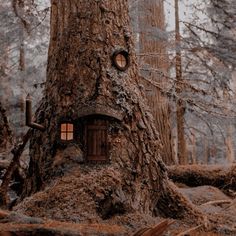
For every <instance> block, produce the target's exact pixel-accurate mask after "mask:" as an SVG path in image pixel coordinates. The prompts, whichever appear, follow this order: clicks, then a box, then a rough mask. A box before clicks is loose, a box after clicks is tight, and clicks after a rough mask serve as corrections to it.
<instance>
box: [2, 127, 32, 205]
mask: <svg viewBox="0 0 236 236" xmlns="http://www.w3.org/2000/svg"><path fill="white" fill-rule="evenodd" d="M31 135H32V130H31V129H29V130H28V131H27V133H26V134H25V135H24V136H23V138H22V142H21V143H20V144H18V145H16V146H15V147H14V148H13V149H12V151H11V152H12V154H13V158H12V161H11V163H10V165H9V166H8V168H7V171H6V173H5V174H4V176H3V179H2V184H1V188H0V206H2V207H7V206H8V203H9V199H8V195H7V192H8V187H9V184H10V181H11V178H12V175H13V173H14V171H15V170H16V168H17V166H18V165H19V161H20V157H21V154H22V152H23V151H24V148H25V145H26V143H27V142H28V140H29V139H30V137H31Z"/></svg>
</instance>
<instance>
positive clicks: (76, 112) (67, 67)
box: [23, 0, 200, 217]
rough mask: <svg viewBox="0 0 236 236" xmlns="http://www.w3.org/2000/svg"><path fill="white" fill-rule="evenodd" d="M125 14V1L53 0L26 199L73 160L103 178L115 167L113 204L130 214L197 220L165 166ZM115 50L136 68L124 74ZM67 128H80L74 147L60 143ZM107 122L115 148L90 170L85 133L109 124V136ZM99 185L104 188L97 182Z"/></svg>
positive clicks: (111, 189) (32, 142)
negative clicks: (114, 58)
mask: <svg viewBox="0 0 236 236" xmlns="http://www.w3.org/2000/svg"><path fill="white" fill-rule="evenodd" d="M127 9H128V4H127V0H114V1H110V0H102V1H96V0H91V1H87V0H67V1H64V0H52V8H51V40H50V48H49V57H48V69H47V81H46V90H45V97H44V99H43V101H42V103H41V106H40V108H39V109H38V111H37V122H38V123H41V124H43V125H44V127H45V128H46V130H45V131H43V132H42V131H37V130H35V131H34V134H33V138H32V139H31V144H30V156H31V159H30V165H29V173H28V178H27V180H26V182H25V186H24V193H23V196H27V195H30V194H32V193H34V192H36V191H39V190H41V189H43V187H44V186H45V185H46V184H47V183H48V182H50V180H51V179H52V178H54V177H56V176H57V174H63V173H65V171H67V169H65V168H64V169H63V166H60V160H59V159H60V157H65V156H66V155H69V156H70V160H71V159H73V158H74V160H75V159H76V158H77V159H76V160H77V162H76V164H73V168H76V166H77V167H79V168H78V171H81V168H84V169H85V170H86V171H85V174H87V173H88V172H89V171H90V170H91V172H92V171H98V172H99V171H100V172H101V173H103V172H105V171H106V169H110V168H111V167H112V168H114V169H115V170H116V172H119V176H118V177H117V178H119V179H118V180H117V185H116V186H115V188H114V189H113V188H110V189H109V193H110V192H111V194H109V197H110V198H112V197H114V195H116V197H118V198H120V199H119V201H120V202H123V205H124V206H125V208H126V210H127V209H136V210H139V211H141V212H145V213H150V214H153V213H154V212H155V211H156V209H157V208H158V209H159V210H160V211H161V212H162V213H163V214H164V212H165V210H166V209H165V208H166V206H167V205H169V204H170V205H171V206H172V208H171V209H172V210H171V209H170V211H166V212H167V213H166V214H167V215H172V216H175V217H183V216H184V214H185V213H189V214H193V215H195V216H199V215H200V214H199V212H198V211H196V210H195V209H194V208H193V207H192V205H190V204H189V203H187V202H186V201H185V200H184V199H183V197H182V196H181V195H179V194H178V193H177V192H176V191H175V189H174V187H173V186H172V185H171V184H170V183H169V181H168V178H167V173H166V168H165V166H164V164H163V162H162V161H161V159H160V155H159V154H160V139H159V135H158V132H157V131H156V128H155V125H154V122H153V119H152V116H151V115H150V113H149V112H148V111H147V108H146V104H145V103H144V101H143V95H142V93H141V91H140V89H139V77H138V70H137V65H136V58H135V54H134V50H133V49H134V47H133V42H132V38H131V33H130V29H129V17H128V10H127ZM117 49H124V50H126V51H127V52H128V54H129V58H130V65H129V67H128V69H127V70H125V71H120V70H118V69H117V68H116V67H115V66H114V65H113V63H112V60H111V57H112V55H113V53H114V52H115V51H116V50H117ZM65 121H66V122H70V123H72V124H73V125H74V139H73V140H72V141H67V142H63V141H61V140H60V124H61V123H63V122H65ZM104 121H105V123H106V125H108V138H107V139H108V140H109V144H108V146H109V155H108V157H107V160H105V162H106V165H104V164H102V163H101V162H99V160H97V162H95V163H94V164H93V165H90V164H88V158H90V157H89V154H88V151H87V150H88V149H90V148H91V147H90V146H91V143H92V145H94V141H93V139H92V138H91V139H89V141H88V140H85V137H86V128H85V127H86V124H87V123H89V122H91V123H89V124H91V126H89V127H94V126H96V127H98V126H99V122H103V125H102V126H101V127H103V128H104V127H105V126H106V125H105V123H104ZM101 127H100V128H101ZM103 128H102V129H103ZM87 132H88V130H87ZM93 138H94V137H93ZM100 138H102V137H101V136H100ZM70 150H72V151H70ZM68 153H69V154H68ZM73 155H75V156H73ZM78 156H79V158H78ZM70 160H68V162H69V161H70ZM90 160H91V159H90ZM66 164H68V163H66ZM63 165H65V160H64V162H63ZM80 174H81V175H83V171H81V173H80ZM114 174H115V172H114ZM106 178H109V176H107V175H106ZM111 178H112V176H111ZM94 182H97V184H98V186H99V184H100V185H101V184H102V183H100V182H99V180H97V179H94ZM107 185H108V186H102V187H103V188H105V187H107V188H109V181H108V182H107ZM113 191H114V194H112V193H113ZM115 192H119V193H120V194H119V196H117V194H115ZM121 193H122V194H121ZM121 198H122V199H121ZM78 204H83V202H80V203H78ZM180 208H181V210H180Z"/></svg>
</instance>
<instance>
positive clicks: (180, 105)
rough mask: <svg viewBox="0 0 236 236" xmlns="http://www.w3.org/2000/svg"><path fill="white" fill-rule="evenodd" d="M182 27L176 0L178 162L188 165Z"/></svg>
mask: <svg viewBox="0 0 236 236" xmlns="http://www.w3.org/2000/svg"><path fill="white" fill-rule="evenodd" d="M180 41H181V38H180V27H179V0H175V42H176V59H175V60H176V66H175V67H176V68H175V71H176V94H177V103H176V119H177V120H176V123H177V136H178V153H177V156H178V160H179V164H181V165H184V164H187V163H188V160H187V150H186V140H185V125H184V123H185V121H184V114H185V104H184V101H183V100H182V99H181V93H182V92H183V77H182V58H181V49H180V47H181V45H180Z"/></svg>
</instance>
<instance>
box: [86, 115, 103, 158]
mask: <svg viewBox="0 0 236 236" xmlns="http://www.w3.org/2000/svg"><path fill="white" fill-rule="evenodd" d="M86 134H87V137H86V142H87V144H86V146H87V159H88V160H89V161H90V160H91V161H100V160H101V161H105V160H107V155H108V144H107V121H105V120H99V119H96V120H91V121H89V122H88V123H87V127H86Z"/></svg>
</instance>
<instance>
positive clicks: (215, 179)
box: [168, 165, 236, 191]
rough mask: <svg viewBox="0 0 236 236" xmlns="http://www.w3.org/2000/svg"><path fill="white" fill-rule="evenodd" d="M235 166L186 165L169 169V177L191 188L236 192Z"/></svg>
mask: <svg viewBox="0 0 236 236" xmlns="http://www.w3.org/2000/svg"><path fill="white" fill-rule="evenodd" d="M235 170H236V167H235V166H228V167H227V166H225V167H223V166H217V165H216V166H215V165H214V166H209V165H189V166H188V165H186V166H173V167H168V175H169V177H170V179H172V180H173V181H174V182H179V183H184V184H186V185H188V186H191V187H196V186H202V185H211V186H214V187H217V188H221V189H231V190H234V191H235V190H236V172H235Z"/></svg>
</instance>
